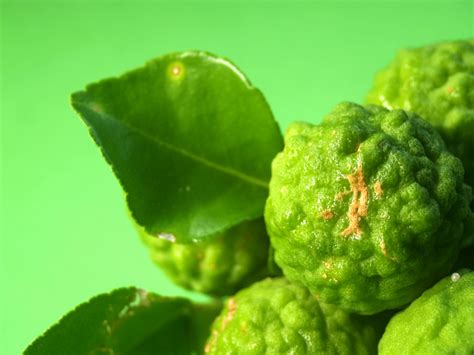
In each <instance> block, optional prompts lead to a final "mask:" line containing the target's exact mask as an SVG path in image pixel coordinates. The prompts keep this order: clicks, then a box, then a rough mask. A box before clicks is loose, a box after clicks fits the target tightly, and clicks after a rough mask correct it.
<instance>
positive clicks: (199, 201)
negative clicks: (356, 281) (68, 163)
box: [72, 52, 283, 243]
mask: <svg viewBox="0 0 474 355" xmlns="http://www.w3.org/2000/svg"><path fill="white" fill-rule="evenodd" d="M72 104H73V106H74V108H75V109H76V110H77V111H78V112H79V113H80V115H81V116H82V118H83V119H84V121H85V122H86V124H87V125H88V126H89V128H90V132H91V135H92V136H93V138H94V139H95V141H96V143H97V144H98V145H99V146H100V147H101V149H102V152H103V154H104V156H105V158H106V159H107V161H108V162H109V163H110V164H111V165H112V168H113V170H114V172H115V174H116V176H117V177H118V179H119V180H120V182H121V184H122V187H123V189H124V190H125V192H126V194H127V201H128V205H129V208H130V210H131V212H132V215H133V217H134V219H135V220H136V221H137V222H138V223H139V224H140V225H142V226H144V227H145V229H146V230H147V231H148V232H149V233H150V234H152V235H157V236H160V235H161V236H165V237H167V238H171V239H172V240H173V241H177V242H182V243H185V242H191V241H197V240H200V239H204V238H206V237H209V236H212V235H214V234H216V233H218V232H221V231H223V230H225V229H228V228H230V227H232V226H234V225H236V224H238V223H240V222H243V221H244V220H250V219H255V218H257V217H260V216H261V215H262V214H263V206H264V203H265V199H266V197H267V194H268V187H267V184H268V181H269V179H270V164H271V161H272V159H273V158H274V156H275V155H276V154H277V153H278V152H279V151H280V150H281V148H282V145H283V142H282V137H281V134H280V131H279V128H278V125H277V123H276V122H275V120H274V118H273V116H272V113H271V110H270V108H269V106H268V104H267V103H266V101H265V99H264V97H263V96H262V94H261V93H260V91H258V90H257V89H256V88H255V87H253V86H252V85H251V84H250V83H249V81H248V80H247V79H246V78H245V77H244V75H243V74H242V73H241V72H240V71H239V70H238V69H237V68H236V67H235V66H234V65H233V64H231V63H229V62H228V61H226V60H225V59H222V58H219V57H216V56H213V55H210V54H207V53H203V52H184V53H176V54H170V55H166V56H164V57H160V58H158V59H155V60H153V61H151V62H149V63H148V64H146V66H144V67H143V68H140V69H137V70H134V71H131V72H129V73H126V74H125V75H123V76H121V77H119V78H112V79H106V80H103V81H100V82H98V83H96V84H92V85H89V86H88V87H87V88H86V91H83V92H78V93H75V94H73V95H72Z"/></svg>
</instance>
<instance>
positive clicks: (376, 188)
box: [374, 180, 383, 197]
mask: <svg viewBox="0 0 474 355" xmlns="http://www.w3.org/2000/svg"><path fill="white" fill-rule="evenodd" d="M374 191H375V196H377V197H380V196H382V193H383V189H382V184H381V183H380V181H378V180H377V181H376V182H375V184H374Z"/></svg>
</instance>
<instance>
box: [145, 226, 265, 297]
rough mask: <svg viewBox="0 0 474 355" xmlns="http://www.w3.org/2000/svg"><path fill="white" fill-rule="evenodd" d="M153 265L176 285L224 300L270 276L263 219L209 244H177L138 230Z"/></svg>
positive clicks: (234, 228)
mask: <svg viewBox="0 0 474 355" xmlns="http://www.w3.org/2000/svg"><path fill="white" fill-rule="evenodd" d="M138 229H139V233H140V235H141V237H142V239H143V241H144V242H145V244H146V245H147V246H148V247H149V249H150V255H151V258H152V259H153V261H154V262H155V263H156V264H157V265H158V266H159V267H161V268H162V269H163V271H164V272H165V273H166V274H167V275H168V277H169V278H170V279H172V280H173V281H174V282H175V283H176V284H178V285H180V286H182V287H184V288H186V289H189V290H193V291H198V292H202V293H206V294H209V295H212V296H223V295H230V294H233V293H235V292H236V291H237V290H239V289H241V288H243V287H245V286H248V285H250V284H251V283H253V282H255V281H257V280H260V279H262V278H264V277H266V276H268V269H267V264H268V248H269V240H268V235H267V233H266V231H265V225H264V222H263V219H258V220H254V221H248V222H243V223H241V224H239V225H237V226H235V227H233V228H230V229H229V230H227V231H225V232H224V233H221V234H220V235H218V236H216V237H213V238H210V239H209V240H208V241H204V242H199V243H194V244H178V243H175V242H174V241H173V240H172V238H167V236H166V235H163V236H162V237H161V238H160V237H154V236H151V235H149V234H147V233H146V232H145V230H144V229H143V228H140V227H138Z"/></svg>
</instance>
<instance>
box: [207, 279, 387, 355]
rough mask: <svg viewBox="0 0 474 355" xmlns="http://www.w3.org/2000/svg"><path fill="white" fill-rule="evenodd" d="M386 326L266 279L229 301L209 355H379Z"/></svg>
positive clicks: (299, 288) (215, 326)
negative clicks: (379, 342)
mask: <svg viewBox="0 0 474 355" xmlns="http://www.w3.org/2000/svg"><path fill="white" fill-rule="evenodd" d="M375 324H377V326H379V328H381V329H383V325H382V326H381V327H380V321H379V320H377V321H375V323H374V324H372V320H371V319H368V318H367V317H363V316H357V315H349V314H347V313H345V312H344V311H342V310H340V309H337V308H336V307H334V306H330V305H324V304H322V303H319V302H318V301H317V299H316V298H315V297H314V295H312V294H311V293H310V292H309V291H308V290H307V289H306V288H304V287H302V286H298V285H295V284H291V283H289V282H288V281H287V280H286V279H284V278H276V279H266V280H263V281H260V282H258V283H255V284H254V285H252V286H250V287H249V288H247V289H244V290H241V291H240V292H238V293H237V294H236V295H235V296H233V297H231V298H229V299H228V301H227V303H226V304H225V306H224V308H223V310H222V312H221V314H220V315H219V316H218V317H217V319H216V320H215V321H214V324H213V326H212V329H211V336H210V338H209V340H208V342H207V345H206V348H205V351H206V353H209V354H245V355H257V354H295V355H296V354H375V353H376V349H377V342H378V339H379V337H380V336H381V333H380V330H377V329H376V328H377V327H376V326H375Z"/></svg>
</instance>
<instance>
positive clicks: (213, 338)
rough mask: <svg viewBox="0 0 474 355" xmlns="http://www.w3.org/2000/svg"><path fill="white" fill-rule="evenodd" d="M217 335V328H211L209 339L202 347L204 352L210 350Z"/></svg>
mask: <svg viewBox="0 0 474 355" xmlns="http://www.w3.org/2000/svg"><path fill="white" fill-rule="evenodd" d="M218 336H219V333H218V332H217V330H213V331H212V335H211V337H210V338H209V341H208V342H207V343H206V346H205V347H204V352H205V353H208V352H210V351H211V349H212V348H213V347H214V344H215V343H216V341H217V337H218Z"/></svg>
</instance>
